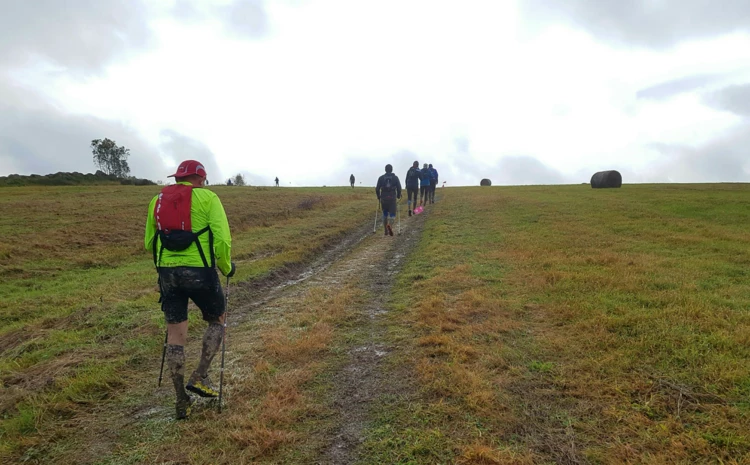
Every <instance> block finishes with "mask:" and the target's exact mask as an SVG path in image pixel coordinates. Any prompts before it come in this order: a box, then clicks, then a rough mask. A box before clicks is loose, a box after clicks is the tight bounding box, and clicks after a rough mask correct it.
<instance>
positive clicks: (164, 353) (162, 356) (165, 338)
mask: <svg viewBox="0 0 750 465" xmlns="http://www.w3.org/2000/svg"><path fill="white" fill-rule="evenodd" d="M167 336H169V330H167V329H165V330H164V348H162V350H161V368H159V384H158V386H159V387H161V377H162V375H163V374H164V359H165V358H167Z"/></svg>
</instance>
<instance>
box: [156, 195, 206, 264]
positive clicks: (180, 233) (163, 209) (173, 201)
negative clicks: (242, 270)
mask: <svg viewBox="0 0 750 465" xmlns="http://www.w3.org/2000/svg"><path fill="white" fill-rule="evenodd" d="M192 200H193V186H190V185H185V184H174V185H172V186H167V187H165V188H164V189H162V190H161V192H160V193H159V197H158V198H157V199H156V205H154V219H155V220H156V234H155V235H154V246H153V247H154V249H153V252H154V265H156V266H157V267H158V266H159V263H161V255H162V252H164V249H167V250H170V251H172V252H179V251H182V250H185V249H187V248H188V247H190V246H191V245H192V244H195V245H196V246H197V247H198V253H199V254H200V256H201V260H203V266H205V267H206V268H209V263H208V261H207V260H206V254H205V253H204V252H203V247H201V243H200V241H199V240H198V238H199V237H200V235H201V234H203V233H205V232H208V244H209V248H210V253H211V265H210V268H213V267H214V266H215V264H216V261H215V257H214V235H213V233H211V228H210V227H209V226H206V227H205V228H203V229H201V230H200V231H197V232H193V228H192V223H191V215H190V211H191V210H190V207H191V204H192ZM157 239H158V241H159V243H160V244H161V247H159V251H158V254H157V247H156V242H157Z"/></svg>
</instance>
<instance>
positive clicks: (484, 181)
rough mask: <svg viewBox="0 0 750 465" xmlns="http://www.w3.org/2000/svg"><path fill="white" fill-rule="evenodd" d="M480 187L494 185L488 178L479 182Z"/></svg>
mask: <svg viewBox="0 0 750 465" xmlns="http://www.w3.org/2000/svg"><path fill="white" fill-rule="evenodd" d="M479 185H480V186H491V185H492V181H490V180H489V179H487V178H484V179H482V180H481V181H480V182H479Z"/></svg>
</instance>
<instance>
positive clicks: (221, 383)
mask: <svg viewBox="0 0 750 465" xmlns="http://www.w3.org/2000/svg"><path fill="white" fill-rule="evenodd" d="M228 316H229V276H227V289H226V291H225V292H224V328H223V329H222V333H221V371H220V372H219V413H221V398H222V394H223V393H224V353H225V352H226V348H227V317H228Z"/></svg>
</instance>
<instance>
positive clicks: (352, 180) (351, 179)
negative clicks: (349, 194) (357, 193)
mask: <svg viewBox="0 0 750 465" xmlns="http://www.w3.org/2000/svg"><path fill="white" fill-rule="evenodd" d="M349 184H351V185H352V189H354V175H353V174H352V175H351V176H349Z"/></svg>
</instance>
